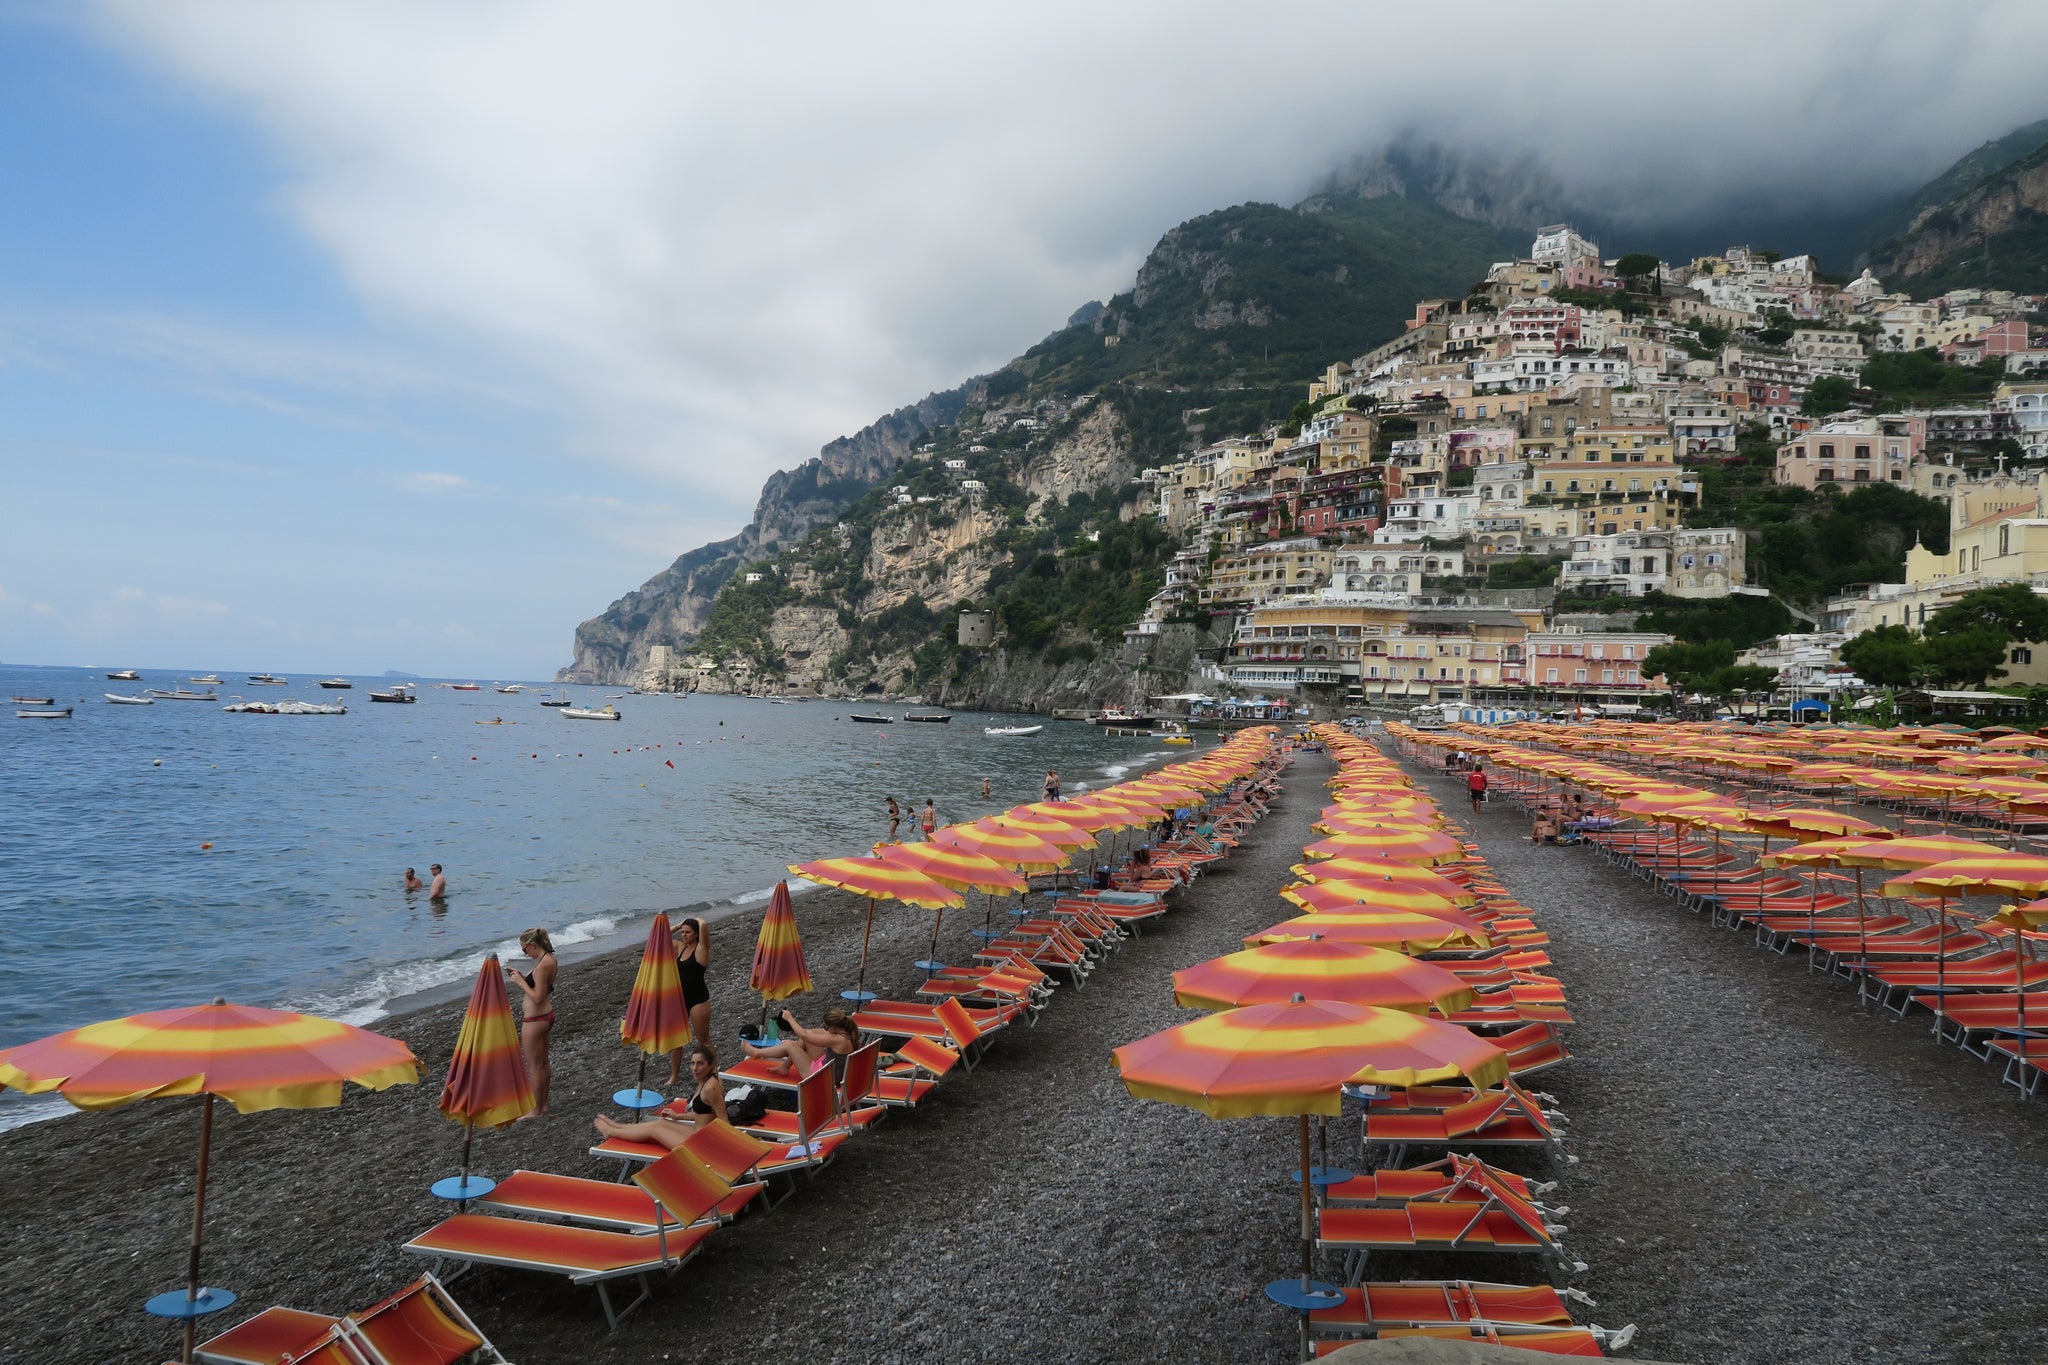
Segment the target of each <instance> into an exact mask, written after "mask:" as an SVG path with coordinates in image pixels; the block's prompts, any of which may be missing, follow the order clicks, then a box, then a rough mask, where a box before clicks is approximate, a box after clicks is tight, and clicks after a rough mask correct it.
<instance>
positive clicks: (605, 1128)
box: [596, 1043, 726, 1151]
mask: <svg viewBox="0 0 2048 1365" xmlns="http://www.w3.org/2000/svg"><path fill="white" fill-rule="evenodd" d="M682 1051H683V1053H684V1054H687V1055H688V1057H689V1059H690V1085H691V1090H690V1103H689V1107H688V1109H687V1110H686V1111H685V1112H684V1113H683V1114H681V1115H679V1116H676V1117H669V1116H667V1115H663V1116H661V1117H658V1118H652V1119H647V1120H644V1121H643V1122H640V1123H614V1122H613V1121H612V1120H610V1119H608V1118H606V1117H605V1116H604V1115H602V1114H599V1115H598V1116H597V1120H596V1123H597V1131H598V1132H600V1133H602V1134H604V1135H605V1136H606V1137H608V1138H626V1139H628V1140H629V1141H632V1142H658V1143H660V1144H661V1145H662V1146H664V1147H666V1148H668V1149H669V1150H670V1151H674V1150H675V1149H676V1148H677V1146H679V1145H680V1144H681V1143H682V1141H683V1139H684V1138H687V1137H688V1136H689V1135H690V1134H692V1133H694V1132H696V1131H697V1128H698V1126H699V1125H700V1124H705V1123H711V1122H713V1121H714V1120H718V1121H724V1120H725V1118H726V1115H725V1082H724V1081H721V1080H719V1079H718V1057H717V1056H716V1054H714V1053H713V1052H712V1051H711V1044H709V1043H692V1044H690V1045H689V1046H688V1047H686V1048H684V1049H682Z"/></svg>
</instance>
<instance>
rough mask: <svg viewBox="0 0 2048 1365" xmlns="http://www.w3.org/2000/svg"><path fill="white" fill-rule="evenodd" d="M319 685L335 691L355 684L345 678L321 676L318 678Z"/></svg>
mask: <svg viewBox="0 0 2048 1365" xmlns="http://www.w3.org/2000/svg"><path fill="white" fill-rule="evenodd" d="M320 685H321V686H322V687H325V688H329V689H331V690H333V691H337V692H339V691H342V690H344V689H347V688H351V687H354V686H355V684H354V683H352V682H350V681H349V680H348V679H347V678H323V679H321V680H320Z"/></svg>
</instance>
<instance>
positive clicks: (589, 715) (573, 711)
mask: <svg viewBox="0 0 2048 1365" xmlns="http://www.w3.org/2000/svg"><path fill="white" fill-rule="evenodd" d="M562 714H563V715H565V716H567V717H568V718H569V719H570V720H619V719H622V717H621V716H620V715H619V708H618V707H616V706H613V705H612V704H611V703H609V702H607V703H605V704H604V705H603V706H600V707H598V708H596V709H595V710H593V709H591V708H590V707H587V706H571V707H567V708H565V709H564V710H563V712H562Z"/></svg>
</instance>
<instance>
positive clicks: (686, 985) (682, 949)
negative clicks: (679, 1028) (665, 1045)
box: [668, 918, 711, 1086]
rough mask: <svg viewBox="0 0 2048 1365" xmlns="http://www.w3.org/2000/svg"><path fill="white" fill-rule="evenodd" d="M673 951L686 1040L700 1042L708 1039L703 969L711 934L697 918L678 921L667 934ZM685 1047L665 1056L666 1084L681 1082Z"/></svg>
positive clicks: (707, 989)
mask: <svg viewBox="0 0 2048 1365" xmlns="http://www.w3.org/2000/svg"><path fill="white" fill-rule="evenodd" d="M668 941H669V945H670V946H671V947H673V948H674V949H675V954H676V975H677V976H679V977H681V978H682V981H683V1008H684V1009H685V1010H687V1011H689V1014H690V1037H691V1038H693V1039H695V1040H696V1041H697V1042H699V1043H701V1042H703V1041H704V1040H705V1039H707V1038H709V1037H710V1036H711V988H710V987H709V986H707V985H705V984H704V969H705V968H706V967H708V966H710V965H711V934H710V931H709V930H707V929H706V928H705V927H704V921H703V920H701V919H696V918H690V919H685V920H681V921H679V922H678V923H677V924H676V927H675V928H674V929H673V930H672V931H671V932H670V933H669V936H668ZM687 1051H689V1046H684V1047H679V1048H677V1049H676V1050H675V1051H674V1052H671V1053H669V1054H668V1083H669V1084H670V1085H671V1086H673V1085H674V1084H675V1083H676V1082H677V1081H679V1080H681V1079H682V1075H683V1054H684V1053H685V1052H687Z"/></svg>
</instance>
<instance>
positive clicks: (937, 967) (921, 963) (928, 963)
mask: <svg viewBox="0 0 2048 1365" xmlns="http://www.w3.org/2000/svg"><path fill="white" fill-rule="evenodd" d="M910 965H911V966H913V967H915V968H917V969H918V970H919V971H921V972H923V973H924V974H925V976H926V977H930V976H931V975H932V973H934V972H943V971H944V970H946V964H945V963H943V962H936V961H934V960H932V959H931V958H928V957H921V958H919V959H918V960H917V961H915V962H913V963H911V964H910Z"/></svg>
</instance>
